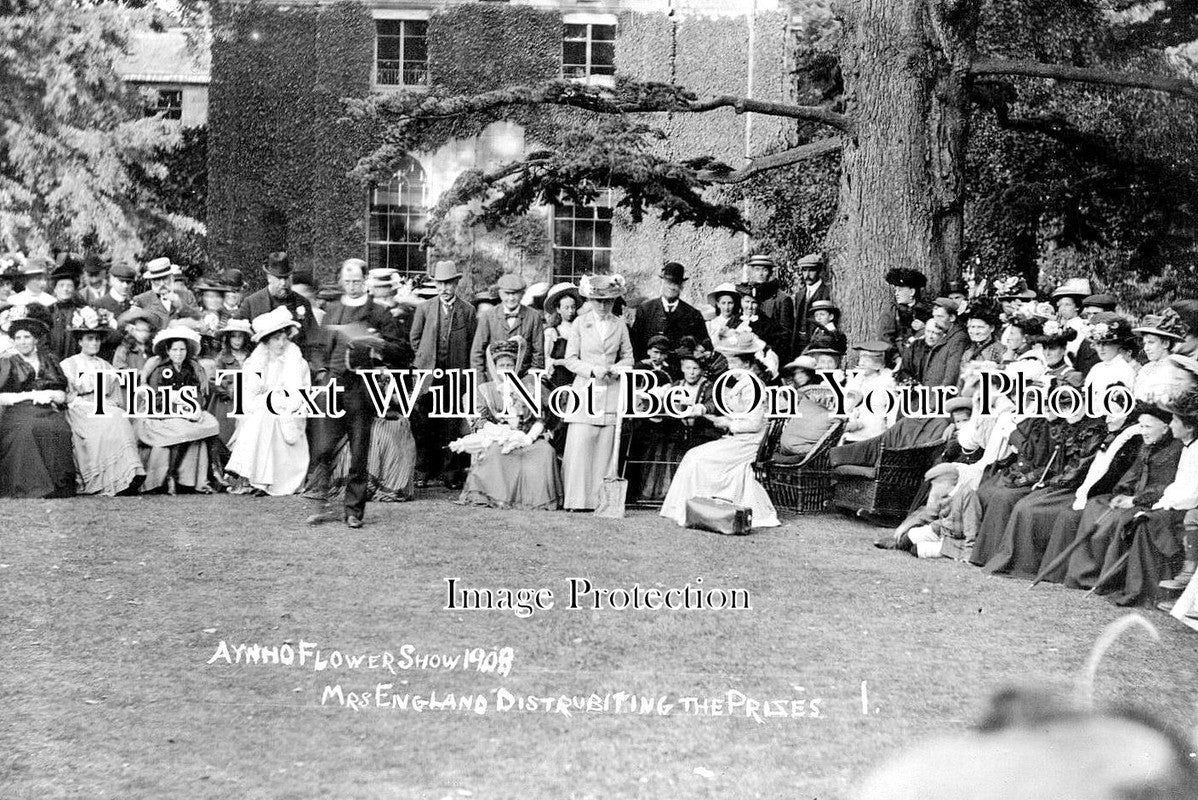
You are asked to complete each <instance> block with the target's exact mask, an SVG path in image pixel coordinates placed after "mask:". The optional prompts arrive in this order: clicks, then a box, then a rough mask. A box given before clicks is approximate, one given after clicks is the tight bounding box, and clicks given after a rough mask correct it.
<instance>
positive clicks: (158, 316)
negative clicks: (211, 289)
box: [133, 258, 200, 330]
mask: <svg viewBox="0 0 1198 800" xmlns="http://www.w3.org/2000/svg"><path fill="white" fill-rule="evenodd" d="M142 277H143V278H145V279H146V280H147V281H149V282H150V291H148V292H142V293H141V294H139V295H138V296H137V297H134V298H133V305H135V306H137V307H138V308H140V309H142V310H144V311H145V312H146V313H147V314H149V315H150V316H152V317H153V318H154V324H155V325H157V327H158V329H159V330H162V329H163V328H165V327H166V326H167V324H168V323H170V321H171V320H175V319H179V318H180V317H195V318H197V319H198V318H199V315H200V310H199V309H198V308H196V306H195V296H194V295H192V294H191V292H187V293H186V294H183V293H181V292H178V291H176V289H175V273H174V270H173V268H172V265H171V260H170V259H169V258H155V259H153V260H152V261H148V262H146V271H145V273H144V274H143V275H142Z"/></svg>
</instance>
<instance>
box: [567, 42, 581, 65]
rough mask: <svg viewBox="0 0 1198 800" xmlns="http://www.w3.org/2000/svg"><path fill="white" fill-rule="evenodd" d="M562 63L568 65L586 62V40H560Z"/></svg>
mask: <svg viewBox="0 0 1198 800" xmlns="http://www.w3.org/2000/svg"><path fill="white" fill-rule="evenodd" d="M562 63H563V64H569V65H574V64H586V63H587V45H586V42H562Z"/></svg>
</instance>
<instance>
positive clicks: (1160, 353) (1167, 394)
mask: <svg viewBox="0 0 1198 800" xmlns="http://www.w3.org/2000/svg"><path fill="white" fill-rule="evenodd" d="M1132 333H1134V334H1136V335H1138V336H1139V337H1140V347H1141V349H1142V350H1143V351H1144V358H1146V359H1147V363H1145V364H1144V365H1143V366H1141V367H1140V371H1139V372H1137V373H1136V386H1135V392H1134V394H1135V396H1136V401H1137V402H1141V403H1152V404H1164V403H1168V402H1169V401H1170V400H1172V399H1173V398H1174V397H1175V396H1176V395H1179V394H1181V393H1182V392H1184V391H1185V390H1186V389H1188V388H1190V386H1191V385H1192V380H1193V375H1191V374H1190V373H1189V372H1187V371H1186V370H1184V369H1182V368H1181V367H1179V366H1178V365H1177V364H1176V363H1175V362H1174V361H1172V360H1170V358H1169V354H1170V351H1172V349H1173V347H1174V345H1177V344H1181V343H1182V342H1183V341H1185V335H1186V327H1185V323H1184V322H1182V321H1181V317H1179V316H1178V315H1177V312H1176V311H1174V310H1173V309H1171V308H1166V309H1165V310H1163V311H1162V312H1161V313H1160V314H1149V315H1148V316H1146V317H1144V319H1143V320H1141V322H1140V326H1139V327H1138V328H1132Z"/></svg>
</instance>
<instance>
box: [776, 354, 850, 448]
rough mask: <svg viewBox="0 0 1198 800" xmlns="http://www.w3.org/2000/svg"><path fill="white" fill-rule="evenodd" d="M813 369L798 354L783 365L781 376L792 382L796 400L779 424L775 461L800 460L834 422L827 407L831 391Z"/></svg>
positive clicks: (809, 360) (812, 364)
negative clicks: (786, 416)
mask: <svg viewBox="0 0 1198 800" xmlns="http://www.w3.org/2000/svg"><path fill="white" fill-rule="evenodd" d="M816 369H817V367H816V362H815V359H814V358H812V357H811V356H799V357H798V358H796V359H795V360H794V361H792V362H790V363H789V364H787V365H786V366H784V367H783V368H782V378H783V379H784V380H789V381H790V382H791V384H792V385H793V387H794V390H795V395H796V401H797V402H795V404H794V405H793V406H791V407H789V408H787V409H786V410H787V412H789V414H790V417H789V419H787V420H786V423H785V424H784V425H783V426H782V434H781V436H779V438H778V449H777V451H776V452H775V453H774V455H773V459H772V460H773V461H774V462H776V463H778V464H798V463H799V462H801V461H802V460H803V459H804V458H806V456H807V454H808V453H810V452H811V449H812V448H813V447H815V446H816V445H817V444H819V442H820V440H821V439H823V438H824V434H825V433H827V432H828V430H829V429H830V428H831V427H832V426H833V425H834V424H835V423H834V422H833V420H832V412H831V410H830V406H831V405H832V402H833V394H832V390H831V389H829V388H828V387H827V386H825V385H824V380H823V378H821V377H820V376H819V374H818V373H817V372H816Z"/></svg>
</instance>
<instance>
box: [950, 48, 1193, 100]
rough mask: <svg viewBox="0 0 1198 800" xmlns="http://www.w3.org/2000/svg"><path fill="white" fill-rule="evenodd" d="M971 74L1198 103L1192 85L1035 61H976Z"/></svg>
mask: <svg viewBox="0 0 1198 800" xmlns="http://www.w3.org/2000/svg"><path fill="white" fill-rule="evenodd" d="M969 72H970V74H971V75H1023V76H1026V77H1029V78H1047V79H1050V80H1057V81H1074V82H1077V83H1095V84H1101V85H1104V86H1126V87H1129V88H1134V89H1152V90H1153V91H1157V92H1167V93H1169V94H1175V95H1180V96H1182V97H1185V98H1187V99H1190V100H1198V85H1196V84H1194V82H1193V81H1188V80H1186V79H1184V78H1170V77H1167V76H1164V75H1152V74H1150V73H1147V72H1115V71H1112V70H1106V69H1095V68H1092V67H1068V66H1064V65H1062V64H1042V63H1039V62H1036V61H1013V60H1009V59H1002V58H989V59H982V60H980V61H975V62H973V64H972V65H970V68H969Z"/></svg>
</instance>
